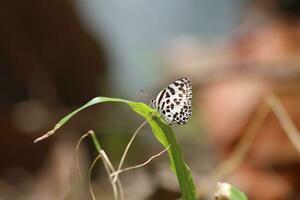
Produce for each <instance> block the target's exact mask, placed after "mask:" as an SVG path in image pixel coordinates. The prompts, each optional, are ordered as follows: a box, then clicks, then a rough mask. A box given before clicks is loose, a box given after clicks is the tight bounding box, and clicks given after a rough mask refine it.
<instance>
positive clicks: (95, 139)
mask: <svg viewBox="0 0 300 200" xmlns="http://www.w3.org/2000/svg"><path fill="white" fill-rule="evenodd" d="M89 134H90V136H91V138H92V141H93V143H94V146H95V148H96V150H97V152H98V153H99V154H100V153H101V145H100V143H99V141H98V139H97V137H96V134H95V132H94V131H89Z"/></svg>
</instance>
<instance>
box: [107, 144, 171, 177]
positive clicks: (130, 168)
mask: <svg viewBox="0 0 300 200" xmlns="http://www.w3.org/2000/svg"><path fill="white" fill-rule="evenodd" d="M170 146H171V145H169V146H168V147H167V148H165V149H164V150H163V151H161V152H159V153H158V154H155V155H153V156H151V157H150V158H149V159H148V160H146V161H145V162H143V163H141V164H138V165H135V166H132V167H127V168H124V169H121V170H119V171H116V172H114V173H111V174H110V175H111V176H113V177H114V176H117V175H119V174H121V173H123V172H126V171H129V170H133V169H137V168H140V167H144V166H145V165H147V164H148V163H150V162H151V161H152V160H153V159H154V158H157V157H159V156H160V155H162V154H163V153H165V152H166V151H167V150H168V149H169V148H170Z"/></svg>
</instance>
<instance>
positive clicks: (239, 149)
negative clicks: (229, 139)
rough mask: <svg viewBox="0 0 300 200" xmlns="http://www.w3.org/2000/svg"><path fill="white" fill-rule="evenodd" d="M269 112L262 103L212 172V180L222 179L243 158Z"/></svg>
mask: <svg viewBox="0 0 300 200" xmlns="http://www.w3.org/2000/svg"><path fill="white" fill-rule="evenodd" d="M269 113H270V108H269V107H268V106H266V104H265V103H263V104H262V105H261V106H260V107H259V108H258V110H257V112H256V114H255V115H254V119H253V120H252V122H251V123H250V125H249V127H248V128H247V130H246V132H245V134H244V135H243V137H242V138H241V140H240V141H239V143H238V144H237V145H236V147H235V149H234V150H233V152H232V153H231V155H230V157H229V158H228V159H227V160H225V161H224V162H222V163H221V164H220V165H219V167H217V169H216V170H215V172H214V174H213V178H214V180H218V181H219V180H220V179H222V178H223V177H224V176H225V175H226V174H229V173H230V172H232V171H233V170H234V169H236V168H237V167H238V166H239V165H240V164H241V163H242V162H243V161H244V159H245V156H246V154H247V153H248V151H249V149H250V147H251V145H252V143H253V141H254V139H255V137H256V135H257V133H258V132H259V129H260V128H261V126H262V124H263V122H264V121H265V119H266V117H267V116H268V114H269Z"/></svg>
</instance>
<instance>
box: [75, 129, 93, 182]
mask: <svg viewBox="0 0 300 200" xmlns="http://www.w3.org/2000/svg"><path fill="white" fill-rule="evenodd" d="M89 135H90V133H89V132H87V133H85V134H83V135H82V136H81V137H80V139H79V140H78V142H77V144H76V152H75V161H76V167H77V170H78V173H79V176H80V179H81V180H83V176H82V173H81V168H80V165H79V161H78V151H79V147H80V144H81V143H82V141H83V140H84V139H85V138H86V137H87V136H89Z"/></svg>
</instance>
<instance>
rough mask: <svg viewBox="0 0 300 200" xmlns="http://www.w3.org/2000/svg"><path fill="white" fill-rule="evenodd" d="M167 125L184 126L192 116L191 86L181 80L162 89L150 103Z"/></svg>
mask: <svg viewBox="0 0 300 200" xmlns="http://www.w3.org/2000/svg"><path fill="white" fill-rule="evenodd" d="M152 102H153V106H154V107H155V108H156V109H157V110H158V111H159V112H160V113H161V114H162V115H163V116H164V118H165V119H166V121H167V122H168V123H170V124H171V123H177V124H185V123H186V122H187V121H188V120H189V118H190V117H191V115H192V84H191V81H190V80H189V79H188V78H181V79H178V80H176V81H174V82H173V83H171V84H170V85H168V86H167V87H166V88H164V89H163V90H162V91H160V93H159V94H158V95H157V97H156V98H155V99H154V100H153V101H152Z"/></svg>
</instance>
